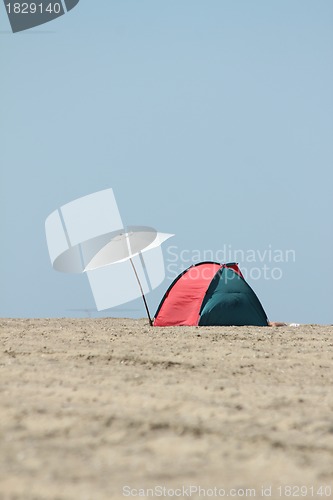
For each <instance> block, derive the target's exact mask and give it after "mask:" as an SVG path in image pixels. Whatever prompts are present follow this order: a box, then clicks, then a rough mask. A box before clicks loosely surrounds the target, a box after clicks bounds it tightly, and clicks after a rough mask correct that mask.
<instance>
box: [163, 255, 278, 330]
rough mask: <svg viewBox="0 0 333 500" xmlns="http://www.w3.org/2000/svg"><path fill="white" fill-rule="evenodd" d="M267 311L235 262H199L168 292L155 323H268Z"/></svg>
mask: <svg viewBox="0 0 333 500" xmlns="http://www.w3.org/2000/svg"><path fill="white" fill-rule="evenodd" d="M267 324H268V321H267V316H266V313H265V311H264V309H263V307H262V305H261V303H260V301H259V299H258V297H257V296H256V294H255V293H254V291H253V290H252V288H251V287H250V286H249V285H248V284H247V283H246V281H245V279H244V277H243V275H242V273H241V271H240V270H239V268H238V265H237V264H236V263H230V264H218V263H217V262H200V263H199V264H196V265H193V266H191V267H189V268H188V269H186V270H185V271H184V272H183V273H181V274H180V275H179V276H178V277H177V278H176V279H175V280H174V281H173V283H172V284H171V285H170V287H169V289H168V290H167V291H166V293H165V295H164V297H163V299H162V301H161V303H160V305H159V307H158V309H157V311H156V314H155V319H154V326H178V325H187V326H196V325H199V326H200V325H210V326H214V325H225V326H227V325H238V326H242V325H255V326H267Z"/></svg>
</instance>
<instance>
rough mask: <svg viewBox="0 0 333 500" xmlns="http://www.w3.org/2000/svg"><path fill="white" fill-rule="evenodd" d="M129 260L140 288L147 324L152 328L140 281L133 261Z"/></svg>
mask: <svg viewBox="0 0 333 500" xmlns="http://www.w3.org/2000/svg"><path fill="white" fill-rule="evenodd" d="M129 260H130V262H131V264H132V268H133V271H134V274H135V277H136V279H137V282H138V284H139V287H140V291H141V296H142V299H143V302H144V305H145V308H146V311H147V316H148V319H149V324H150V326H153V322H152V319H151V317H150V313H149V309H148V304H147V301H146V297H145V295H144V293H143V290H142V286H141V283H140V280H139V276H138V273H137V272H136V269H135V266H134V263H133V261H132V259H131V257H130V259H129Z"/></svg>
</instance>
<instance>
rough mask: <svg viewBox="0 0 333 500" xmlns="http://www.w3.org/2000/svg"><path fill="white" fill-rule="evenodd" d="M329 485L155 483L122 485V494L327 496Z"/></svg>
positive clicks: (188, 496) (153, 496)
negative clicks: (141, 486)
mask: <svg viewBox="0 0 333 500" xmlns="http://www.w3.org/2000/svg"><path fill="white" fill-rule="evenodd" d="M332 491H333V489H332V486H331V485H316V486H314V485H288V484H284V485H278V486H275V485H274V486H273V485H267V484H265V485H261V486H259V487H257V488H223V487H219V486H212V487H204V486H200V485H197V484H192V485H181V486H178V487H175V488H171V487H168V486H165V485H155V486H152V487H150V488H133V487H132V486H128V485H126V486H124V487H123V489H122V494H123V496H124V497H127V498H137V497H139V498H191V497H194V498H226V497H229V498H268V497H273V498H289V497H303V498H304V497H306V498H329V497H331V495H332Z"/></svg>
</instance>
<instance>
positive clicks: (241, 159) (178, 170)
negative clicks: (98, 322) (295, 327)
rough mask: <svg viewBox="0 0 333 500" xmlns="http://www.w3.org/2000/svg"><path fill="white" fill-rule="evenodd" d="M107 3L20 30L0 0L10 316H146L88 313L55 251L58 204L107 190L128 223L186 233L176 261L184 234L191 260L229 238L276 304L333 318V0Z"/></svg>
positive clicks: (300, 316) (284, 316) (307, 318)
mask: <svg viewBox="0 0 333 500" xmlns="http://www.w3.org/2000/svg"><path fill="white" fill-rule="evenodd" d="M96 3H97V2H92V1H88V0H81V1H80V2H79V4H78V5H77V7H75V9H73V10H72V11H71V12H69V13H68V14H66V15H65V16H62V17H60V18H58V19H57V20H55V21H53V22H52V23H49V24H46V25H43V26H40V27H38V28H35V29H33V30H28V31H26V32H22V33H17V34H12V33H11V32H10V26H9V22H8V19H7V18H6V13H5V8H4V6H3V5H2V4H1V5H0V57H1V62H2V71H1V75H2V77H1V90H2V92H1V98H0V126H1V135H0V142H1V148H0V166H1V174H0V175H1V188H0V189H1V209H2V210H1V211H2V214H3V215H2V217H1V233H2V245H1V251H0V252H1V264H0V272H1V289H0V315H1V316H2V317H57V316H84V315H86V314H87V312H81V311H80V310H81V309H84V310H92V311H90V312H89V314H91V315H93V316H105V315H114V316H138V317H141V316H144V308H143V305H142V304H141V302H140V301H134V302H132V303H130V304H127V305H124V307H123V310H119V309H118V310H111V311H106V312H104V313H97V312H96V313H95V312H93V309H94V301H93V297H92V294H91V291H90V289H89V286H88V282H87V280H86V278H85V276H83V275H78V276H77V275H70V274H62V273H57V272H56V271H54V270H53V269H52V267H51V265H50V261H49V256H48V252H47V247H46V242H45V234H44V222H45V219H46V217H47V216H48V215H49V214H50V213H51V212H52V211H53V210H55V209H56V208H58V207H60V206H61V205H63V204H64V203H67V202H69V201H71V200H74V199H76V198H78V197H80V196H84V195H86V194H89V193H93V192H95V191H98V190H102V189H106V188H109V187H112V188H113V190H114V193H115V196H116V199H117V202H118V205H119V209H120V212H121V216H122V218H123V221H124V222H125V223H127V224H132V225H134V224H137V225H148V226H153V227H155V228H156V229H158V230H159V231H165V232H171V233H175V234H176V236H175V237H174V238H173V240H169V242H167V244H166V246H165V247H164V254H165V259H166V267H167V271H168V269H169V271H170V262H169V261H168V259H170V249H169V250H168V247H170V246H171V245H172V246H173V249H172V252H176V253H178V255H179V256H180V257H179V259H178V261H177V265H178V266H179V269H181V268H182V267H184V266H185V267H188V265H190V263H191V262H187V257H189V258H191V257H193V258H197V256H198V255H202V256H205V255H207V253H208V252H212V253H213V255H214V254H218V252H219V251H221V249H223V248H225V245H227V246H228V248H229V249H231V252H232V251H236V250H237V251H238V255H240V254H241V252H242V251H243V252H244V256H245V257H244V258H245V261H243V262H242V261H241V260H239V264H240V267H241V268H242V269H245V270H246V272H248V274H249V273H250V272H251V269H253V267H256V268H258V269H259V270H261V277H259V279H254V280H251V279H249V280H248V281H249V283H250V285H251V286H252V287H253V288H254V290H255V292H256V293H257V295H258V297H259V299H260V300H261V302H262V304H263V306H264V308H265V310H266V312H267V314H268V316H269V318H270V319H272V320H281V321H290V322H292V321H295V322H300V323H325V324H326V323H333V321H332V312H331V311H332V305H333V304H332V296H333V294H332V292H333V285H332V271H333V265H332V259H331V256H332V250H333V236H332V215H331V214H332V181H333V179H332V177H333V174H332V171H333V169H332V167H333V164H332V163H333V161H332V160H333V148H332V135H333V105H332V97H333V91H332V89H333V65H332V56H333V29H332V28H333V3H332V2H331V1H330V0H321V1H320V2H314V1H308V0H293V1H292V2H291V1H290V0H272V1H270V2H267V1H266V0H252V1H248V0H246V1H245V0H237V1H230V0H229V1H225V0H207V1H206V2H203V1H199V0H168V1H160V0H142V1H138V0H128V1H122V2H120V1H106V0H105V1H100V2H98V6H96ZM268 249H271V250H273V251H276V252H277V251H280V252H281V255H282V254H284V252H285V251H287V250H292V251H294V254H295V259H294V260H292V261H288V262H279V263H276V262H271V261H270V259H269V258H268V252H267V253H266V257H265V259H264V260H263V261H260V258H259V257H258V255H259V254H260V255H262V254H263V252H264V251H265V250H268ZM249 250H252V251H254V252H257V261H256V262H248V261H246V255H248V254H246V252H247V251H249ZM184 251H186V252H187V253H186V254H185V253H184ZM258 252H259V254H258ZM181 255H183V256H184V255H186V259H183V262H182V259H181ZM173 258H174V257H173ZM264 264H265V265H266V266H267V267H269V268H270V269H272V268H275V267H278V268H279V269H280V271H281V273H282V274H281V277H280V279H273V278H272V277H271V276H270V275H269V276H268V279H265V278H264V276H263V272H262V267H263V265H264ZM168 266H169V267H168ZM172 272H174V268H172ZM171 274H172V273H171V272H169V277H167V279H166V280H165V282H164V283H163V284H162V285H161V286H160V287H159V288H158V289H157V290H155V291H154V292H152V293H151V294H150V295H149V296H148V297H147V299H148V302H149V303H150V306H151V309H152V311H154V310H155V308H156V307H157V305H158V303H159V300H160V299H161V298H162V295H163V293H164V291H165V289H166V288H167V286H169V284H170V279H171ZM266 274H267V273H266ZM172 277H173V276H172Z"/></svg>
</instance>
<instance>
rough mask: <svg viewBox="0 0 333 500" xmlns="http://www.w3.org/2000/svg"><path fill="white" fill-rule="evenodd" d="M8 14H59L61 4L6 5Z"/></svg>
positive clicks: (16, 3)
mask: <svg viewBox="0 0 333 500" xmlns="http://www.w3.org/2000/svg"><path fill="white" fill-rule="evenodd" d="M6 8H7V12H8V14H43V13H46V12H48V13H49V14H60V12H61V4H60V3H49V4H43V3H34V2H32V3H27V2H24V3H18V2H15V3H13V4H11V3H7V4H6Z"/></svg>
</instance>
